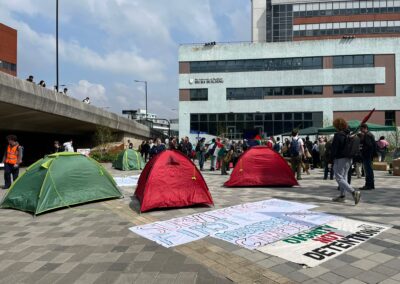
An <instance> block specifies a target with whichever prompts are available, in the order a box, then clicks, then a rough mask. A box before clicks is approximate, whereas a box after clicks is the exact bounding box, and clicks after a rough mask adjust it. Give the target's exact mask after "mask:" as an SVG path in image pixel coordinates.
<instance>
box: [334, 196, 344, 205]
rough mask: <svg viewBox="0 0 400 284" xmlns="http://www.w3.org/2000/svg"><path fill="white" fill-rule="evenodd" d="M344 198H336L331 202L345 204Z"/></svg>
mask: <svg viewBox="0 0 400 284" xmlns="http://www.w3.org/2000/svg"><path fill="white" fill-rule="evenodd" d="M345 199H346V198H345V197H344V196H338V197H335V198H332V201H333V202H340V203H344V202H345Z"/></svg>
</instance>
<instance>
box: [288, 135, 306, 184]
mask: <svg viewBox="0 0 400 284" xmlns="http://www.w3.org/2000/svg"><path fill="white" fill-rule="evenodd" d="M289 153H290V158H291V165H292V170H293V172H294V174H296V178H297V180H301V163H302V158H303V155H304V142H303V140H302V139H301V138H300V137H299V131H298V130H297V129H294V130H293V131H292V141H291V142H290V147H289Z"/></svg>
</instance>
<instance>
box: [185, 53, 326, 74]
mask: <svg viewBox="0 0 400 284" xmlns="http://www.w3.org/2000/svg"><path fill="white" fill-rule="evenodd" d="M305 69H322V57H321V56H318V57H295V58H270V59H246V60H219V61H192V62H190V73H219V72H249V71H280V70H305Z"/></svg>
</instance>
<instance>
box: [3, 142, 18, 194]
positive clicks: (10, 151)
mask: <svg viewBox="0 0 400 284" xmlns="http://www.w3.org/2000/svg"><path fill="white" fill-rule="evenodd" d="M7 141H8V146H7V149H6V152H5V153H4V157H3V163H4V189H8V188H9V187H10V186H11V175H12V179H13V181H15V180H16V179H17V178H18V174H19V166H20V164H21V163H22V146H20V145H19V143H18V141H17V136H15V135H9V136H7Z"/></svg>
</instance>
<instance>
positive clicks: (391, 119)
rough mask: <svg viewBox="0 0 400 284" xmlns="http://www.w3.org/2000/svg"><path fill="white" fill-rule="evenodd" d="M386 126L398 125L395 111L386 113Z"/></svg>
mask: <svg viewBox="0 0 400 284" xmlns="http://www.w3.org/2000/svg"><path fill="white" fill-rule="evenodd" d="M385 125H388V126H393V125H396V112H395V111H393V110H389V111H385Z"/></svg>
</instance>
